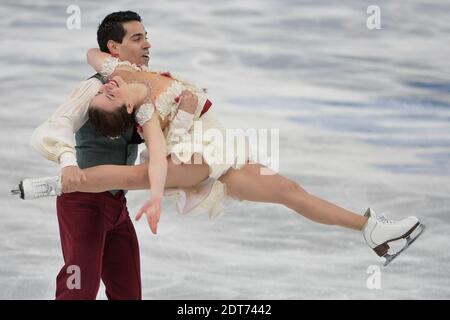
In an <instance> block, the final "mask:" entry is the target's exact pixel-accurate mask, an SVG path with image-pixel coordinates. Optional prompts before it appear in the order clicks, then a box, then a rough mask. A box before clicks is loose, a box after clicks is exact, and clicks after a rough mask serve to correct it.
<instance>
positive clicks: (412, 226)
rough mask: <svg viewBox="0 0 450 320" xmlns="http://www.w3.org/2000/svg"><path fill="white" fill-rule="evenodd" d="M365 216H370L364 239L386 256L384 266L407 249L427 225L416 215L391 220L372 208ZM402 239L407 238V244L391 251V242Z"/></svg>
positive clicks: (376, 251)
mask: <svg viewBox="0 0 450 320" xmlns="http://www.w3.org/2000/svg"><path fill="white" fill-rule="evenodd" d="M364 216H366V217H368V218H369V220H368V221H367V224H366V225H365V226H364V228H363V229H362V233H363V235H364V239H365V240H366V242H367V244H368V245H369V247H371V248H372V249H373V251H375V253H376V254H377V255H379V256H380V257H384V258H386V261H385V262H384V266H387V265H388V264H389V263H391V261H392V260H394V259H395V258H396V257H397V256H398V255H399V254H400V253H402V252H403V251H404V250H406V249H407V248H408V247H409V246H410V245H411V244H412V243H413V242H414V241H415V240H416V239H417V238H418V237H419V236H420V235H421V234H422V232H423V231H424V230H425V226H424V225H423V224H421V223H420V222H419V220H418V219H417V218H416V217H408V218H405V219H402V220H399V221H396V220H389V219H386V218H385V217H384V216H381V215H380V216H377V215H376V213H375V212H374V211H373V210H372V209H370V208H368V209H367V211H366V213H365V214H364ZM400 239H405V240H406V245H405V246H404V247H403V248H402V249H401V250H400V251H398V252H396V253H389V252H388V251H389V248H390V247H389V243H390V242H393V241H396V240H400Z"/></svg>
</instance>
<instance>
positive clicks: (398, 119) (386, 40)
mask: <svg viewBox="0 0 450 320" xmlns="http://www.w3.org/2000/svg"><path fill="white" fill-rule="evenodd" d="M70 5H77V6H78V7H79V8H80V12H81V20H80V29H72V30H71V29H69V28H67V25H66V21H67V19H68V18H69V17H70V16H71V14H70V13H67V12H66V10H67V8H68V7H69V6H70ZM370 5H377V6H378V7H379V8H380V14H381V15H380V17H381V29H375V30H370V29H369V28H368V27H367V25H366V22H367V19H368V18H369V17H370V16H371V14H370V13H367V11H366V10H367V8H368V7H369V6H370ZM118 10H134V11H136V12H138V13H139V14H140V15H141V17H142V18H143V23H144V25H145V26H146V28H147V31H148V34H149V39H150V42H151V44H152V48H151V58H150V67H151V68H152V69H154V70H161V71H166V70H168V71H170V72H172V73H173V74H175V75H178V76H180V77H181V78H183V79H187V80H189V81H191V82H193V83H195V84H197V85H198V86H200V87H206V88H208V90H209V91H208V92H209V97H210V99H211V100H212V101H213V103H214V106H213V108H215V110H216V112H217V113H218V114H219V115H220V118H221V119H222V122H223V123H224V124H225V125H226V126H228V127H230V128H265V129H279V130H280V151H279V152H280V160H279V161H280V167H279V171H280V173H281V174H283V175H286V176H287V177H289V178H291V179H293V180H295V181H297V182H298V183H299V184H300V185H301V186H302V187H303V188H304V189H306V190H307V191H309V192H310V193H312V194H314V195H316V196H319V197H321V198H324V199H326V200H328V201H331V202H333V203H335V204H337V205H340V206H342V207H344V208H346V209H348V210H352V211H354V212H357V213H361V214H363V213H364V211H365V210H366V209H367V207H371V208H373V209H374V210H375V211H376V212H377V213H384V214H386V215H388V216H389V217H392V218H402V217H405V216H408V215H416V216H419V217H420V218H421V219H422V220H423V222H424V223H425V224H426V225H427V226H428V230H427V232H426V233H425V234H424V235H423V236H422V237H421V238H420V240H418V241H417V242H416V243H415V244H414V245H413V246H412V247H411V248H409V249H408V250H407V251H406V252H405V253H404V254H403V255H402V256H401V257H400V258H399V259H398V260H396V261H394V262H393V263H392V264H391V265H390V266H389V267H388V268H381V269H380V270H381V288H380V289H379V290H370V289H368V287H367V285H366V281H367V279H368V277H369V276H370V274H369V273H367V270H368V268H369V267H370V266H371V265H377V266H381V259H379V258H378V256H376V255H375V253H374V252H372V251H371V250H369V249H368V247H367V246H366V245H365V242H364V240H363V238H362V236H361V234H359V233H357V232H353V231H349V230H344V229H341V228H338V227H330V226H324V225H318V224H315V223H313V222H311V221H308V220H306V219H305V218H303V217H302V216H300V215H298V214H296V213H295V212H292V211H290V210H289V209H287V208H284V207H281V206H279V205H271V204H259V203H250V202H242V203H235V204H233V205H232V206H230V207H229V208H228V212H227V213H226V214H225V215H223V216H222V217H220V218H218V219H214V220H210V219H209V218H208V216H207V215H206V214H205V215H196V216H180V215H178V214H177V213H176V211H175V207H174V205H173V203H172V201H170V199H166V200H165V206H164V212H163V215H162V218H161V222H160V225H159V227H158V235H157V236H154V235H153V234H151V232H150V230H149V228H148V225H147V223H146V222H145V221H143V220H142V221H140V222H139V223H135V226H136V229H137V233H138V237H139V240H140V248H141V268H142V284H143V298H144V299H435V298H436V299H449V298H450V278H449V275H448V270H449V267H450V265H449V263H450V250H449V249H450V248H449V240H450V236H449V233H448V229H449V227H450V216H449V214H450V210H449V208H450V160H449V159H450V100H449V98H450V76H449V74H450V65H449V61H448V57H450V46H449V43H450V22H449V21H450V13H449V12H450V3H449V2H448V1H444V0H441V1H437V0H434V1H433V0H427V1H425V0H411V1H395V2H394V1H381V0H379V1H376V2H375V1H365V0H345V1H339V2H335V1H329V0H328V1H325V0H315V1H308V0H305V1H302V0H247V1H238V0H229V1H222V2H216V1H206V0H191V1H182V0H172V1H170V2H168V1H162V0H154V1H151V2H148V3H143V2H142V1H121V2H119V1H115V2H113V1H109V2H108V3H103V2H100V1H90V0H89V1H88V0H78V1H56V0H55V1H45V0H39V1H31V0H29V1H25V0H14V1H12V0H2V2H1V4H0V41H1V46H0V70H1V71H2V72H0V94H1V97H2V100H3V104H2V109H1V111H0V133H1V134H0V155H1V166H0V170H1V177H2V179H1V182H0V189H1V190H2V192H1V193H0V201H1V204H2V210H1V211H2V213H1V217H2V223H1V224H0V298H2V299H53V298H54V291H55V278H56V275H57V273H58V272H59V269H60V268H61V266H62V265H63V259H62V253H61V249H60V242H59V230H58V225H57V219H56V209H55V199H54V198H47V199H40V200H35V201H29V202H25V201H22V200H19V199H17V198H15V197H12V196H9V190H10V189H11V188H13V187H15V186H16V185H17V183H18V182H19V181H20V180H21V179H23V178H27V177H39V176H47V175H55V174H57V173H58V167H57V166H56V165H55V164H53V163H51V162H49V161H47V160H45V159H44V158H42V157H41V156H40V155H39V154H37V153H36V152H35V151H33V150H32V149H31V147H30V145H29V139H30V136H31V134H32V131H33V129H34V128H35V127H37V126H38V125H39V124H40V123H42V122H43V121H44V120H46V119H47V118H48V117H49V116H50V115H51V114H52V112H53V111H54V110H55V109H56V108H57V107H58V106H59V104H60V103H62V102H63V100H64V99H65V97H66V96H67V95H68V94H69V92H70V91H71V90H72V88H74V87H75V86H76V85H77V84H78V83H79V82H80V81H81V80H83V79H86V78H87V77H89V76H90V75H91V74H93V71H92V70H91V69H90V67H89V66H88V65H87V64H86V61H85V53H86V50H87V49H88V48H90V47H95V46H97V44H96V28H97V26H98V24H99V23H100V21H101V20H102V19H103V17H104V16H105V15H107V14H108V13H111V12H113V11H118ZM146 194H147V193H146V192H145V191H142V192H141V191H137V192H136V191H135V192H130V193H129V194H128V203H129V210H130V215H131V216H132V217H134V215H135V213H136V212H137V210H138V209H139V206H140V205H141V204H142V202H143V201H144V199H145V197H146ZM103 291H104V288H103V287H101V289H100V292H99V296H98V298H99V299H105V294H104V292H103Z"/></svg>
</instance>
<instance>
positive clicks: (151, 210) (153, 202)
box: [136, 197, 161, 234]
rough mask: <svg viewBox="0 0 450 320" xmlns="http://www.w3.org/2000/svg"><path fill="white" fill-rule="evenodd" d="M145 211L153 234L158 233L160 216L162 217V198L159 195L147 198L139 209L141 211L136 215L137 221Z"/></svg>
mask: <svg viewBox="0 0 450 320" xmlns="http://www.w3.org/2000/svg"><path fill="white" fill-rule="evenodd" d="M144 213H145V214H146V215H147V221H148V225H149V226H150V229H151V230H152V232H153V234H156V232H157V229H158V222H159V218H160V217H161V198H159V197H157V198H152V199H150V200H147V201H146V202H145V203H144V205H143V206H142V207H141V209H139V212H138V213H137V215H136V221H138V220H139V219H141V217H142V215H143V214H144Z"/></svg>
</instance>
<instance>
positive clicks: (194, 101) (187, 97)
mask: <svg viewBox="0 0 450 320" xmlns="http://www.w3.org/2000/svg"><path fill="white" fill-rule="evenodd" d="M179 103H180V105H179V106H178V108H179V109H180V110H183V111H186V112H188V113H191V114H192V113H194V112H195V110H196V109H197V105H198V97H197V95H196V94H193V93H192V92H190V91H188V90H183V92H181V94H180V96H179Z"/></svg>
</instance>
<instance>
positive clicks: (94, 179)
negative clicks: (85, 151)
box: [77, 156, 209, 192]
mask: <svg viewBox="0 0 450 320" xmlns="http://www.w3.org/2000/svg"><path fill="white" fill-rule="evenodd" d="M167 160H168V167H167V179H166V185H165V186H166V188H176V187H178V188H181V187H190V186H194V185H196V184H198V183H200V182H202V181H203V180H205V179H206V178H208V175H209V167H208V165H207V164H206V163H205V162H202V163H201V164H194V161H193V160H192V161H191V164H186V163H182V164H175V163H174V162H173V161H172V159H171V157H170V156H169V157H168V159H167ZM147 166H148V164H147V163H144V164H140V165H135V166H126V165H123V166H120V165H101V166H96V167H92V168H87V169H84V172H85V174H86V178H87V181H86V183H84V184H83V185H82V186H81V187H79V188H78V190H77V191H81V192H103V191H107V190H120V189H123V190H139V189H149V188H150V181H149V178H148V170H147Z"/></svg>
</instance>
